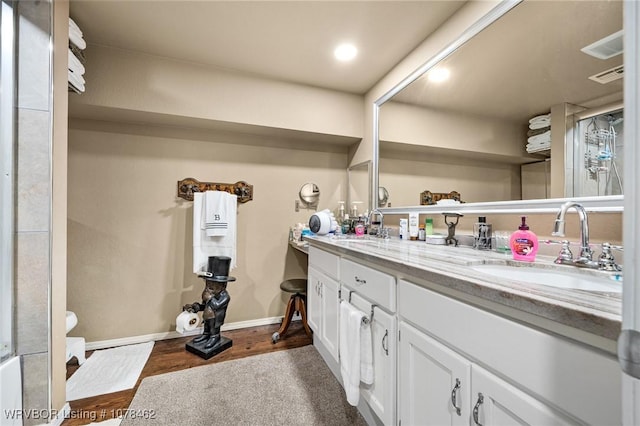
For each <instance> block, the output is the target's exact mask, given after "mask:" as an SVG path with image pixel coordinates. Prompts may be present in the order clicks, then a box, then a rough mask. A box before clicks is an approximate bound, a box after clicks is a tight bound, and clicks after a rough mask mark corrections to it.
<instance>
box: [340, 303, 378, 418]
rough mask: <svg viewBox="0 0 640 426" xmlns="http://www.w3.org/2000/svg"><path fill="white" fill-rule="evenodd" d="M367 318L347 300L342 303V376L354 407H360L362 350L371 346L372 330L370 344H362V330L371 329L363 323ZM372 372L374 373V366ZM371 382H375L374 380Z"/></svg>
mask: <svg viewBox="0 0 640 426" xmlns="http://www.w3.org/2000/svg"><path fill="white" fill-rule="evenodd" d="M365 317H366V316H365V314H364V312H362V311H359V310H358V309H356V308H355V307H354V306H353V305H351V304H350V303H349V302H347V301H346V300H343V301H341V302H340V375H341V376H342V384H343V386H344V391H345V394H346V397H347V402H348V403H349V404H351V405H353V406H356V405H358V401H360V379H361V371H362V349H363V346H366V347H370V346H371V333H370V330H369V342H368V344H365V345H363V342H362V328H363V327H364V326H366V327H367V328H368V327H369V326H368V325H365V324H363V323H362V319H363V318H365ZM372 358H373V357H372ZM371 370H372V371H371V373H373V366H371ZM371 376H373V374H371ZM371 381H373V379H372V378H371Z"/></svg>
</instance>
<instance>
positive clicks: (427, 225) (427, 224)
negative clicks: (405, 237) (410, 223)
mask: <svg viewBox="0 0 640 426" xmlns="http://www.w3.org/2000/svg"><path fill="white" fill-rule="evenodd" d="M424 234H425V235H433V219H431V218H430V217H428V218H426V219H425V220H424Z"/></svg>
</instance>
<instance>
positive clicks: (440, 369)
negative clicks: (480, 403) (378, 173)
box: [398, 322, 471, 426]
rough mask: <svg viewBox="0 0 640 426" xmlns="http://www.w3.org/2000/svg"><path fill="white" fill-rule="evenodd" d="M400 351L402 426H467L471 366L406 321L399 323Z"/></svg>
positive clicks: (399, 401)
mask: <svg viewBox="0 0 640 426" xmlns="http://www.w3.org/2000/svg"><path fill="white" fill-rule="evenodd" d="M399 348H400V349H399V360H398V376H399V377H398V380H399V384H398V411H399V418H400V420H401V421H402V426H410V425H468V424H469V416H470V406H471V401H470V395H471V394H470V392H471V363H470V362H469V361H468V360H467V359H466V358H464V357H462V356H460V355H458V354H457V353H455V352H453V351H452V350H450V349H449V348H447V347H445V346H444V345H442V344H441V343H439V342H438V341H436V340H434V339H433V338H431V337H429V336H427V335H426V334H424V333H422V332H421V331H418V330H417V329H415V328H414V327H412V326H410V325H408V324H407V323H405V322H400V343H399ZM454 404H455V406H454Z"/></svg>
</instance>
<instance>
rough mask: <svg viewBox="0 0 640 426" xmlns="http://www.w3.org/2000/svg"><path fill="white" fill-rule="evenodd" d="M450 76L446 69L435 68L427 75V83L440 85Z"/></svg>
mask: <svg viewBox="0 0 640 426" xmlns="http://www.w3.org/2000/svg"><path fill="white" fill-rule="evenodd" d="M450 74H451V73H450V72H449V70H448V69H446V68H436V69H433V70H430V71H429V72H428V73H427V75H428V78H429V81H430V82H432V83H442V82H443V81H446V80H448V79H449V75H450Z"/></svg>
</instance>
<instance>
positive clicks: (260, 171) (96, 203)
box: [67, 121, 347, 342]
mask: <svg viewBox="0 0 640 426" xmlns="http://www.w3.org/2000/svg"><path fill="white" fill-rule="evenodd" d="M176 132H179V133H181V134H182V136H181V137H178V136H176V134H175V133H176ZM245 138H247V136H246V135H245V136H242V135H237V136H234V135H233V134H215V133H211V134H208V135H207V139H206V140H205V139H204V138H203V137H202V134H201V132H194V131H190V130H182V131H177V130H176V129H173V130H171V129H166V128H161V127H149V126H133V125H131V126H126V125H122V124H108V123H99V122H87V121H79V122H72V123H71V126H70V131H69V176H68V178H69V205H68V235H69V245H68V258H69V265H68V268H69V269H68V291H67V294H68V308H69V309H70V310H73V311H74V312H76V314H77V315H78V318H79V324H78V326H77V327H76V328H75V329H74V330H73V332H72V333H73V334H75V335H79V336H84V337H85V338H86V339H87V341H89V342H91V341H99V340H106V339H115V338H123V337H129V336H137V335H144V334H150V333H160V332H167V331H171V330H174V329H175V323H174V322H175V317H176V315H177V314H178V313H179V312H180V310H181V307H182V305H183V304H185V303H192V302H194V301H196V300H199V299H200V294H201V292H202V288H203V285H204V283H203V281H202V280H201V279H199V278H197V277H196V276H195V275H194V274H193V273H192V214H193V211H192V202H188V201H184V200H182V199H176V182H177V181H178V180H181V179H184V178H186V177H193V178H196V179H198V180H201V181H214V182H228V183H233V182H236V181H239V180H244V181H246V182H248V183H249V184H252V185H253V186H254V199H253V201H250V202H248V203H245V204H239V206H238V217H237V225H238V249H237V250H238V268H237V269H235V270H234V271H233V276H235V277H237V281H236V282H234V283H230V284H229V293H230V295H231V298H232V302H231V304H230V307H229V310H228V312H227V318H226V321H225V323H226V324H230V323H233V322H239V321H248V320H257V319H264V318H271V317H277V316H282V315H283V313H284V307H285V305H284V303H285V301H286V300H287V299H286V297H287V296H286V295H284V294H283V293H282V292H281V291H280V288H279V284H280V282H281V281H282V280H283V279H284V278H290V277H301V276H305V274H306V269H305V268H306V258H305V257H304V256H299V255H297V254H295V253H292V250H293V249H291V248H289V247H288V229H289V227H290V226H291V225H293V224H295V223H297V222H306V221H307V220H308V218H309V216H310V215H311V214H312V213H313V211H308V210H301V211H300V212H298V213H296V212H295V211H294V201H295V200H296V199H297V197H298V190H299V189H300V186H302V184H304V183H305V182H314V183H316V184H317V185H318V186H319V187H320V190H321V197H320V204H319V208H320V209H322V208H331V209H332V210H333V209H334V208H335V207H336V206H337V205H338V201H339V200H343V199H344V197H345V191H346V190H345V184H346V168H347V149H346V147H344V148H342V149H341V150H337V149H335V148H334V152H323V151H318V150H311V148H312V146H309V149H305V148H304V146H305V145H304V144H300V143H298V144H295V145H292V146H291V147H290V148H289V149H284V148H266V147H260V146H256V145H240V144H237V141H238V140H241V141H246V139H245ZM255 142H256V144H257V143H259V141H255Z"/></svg>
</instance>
